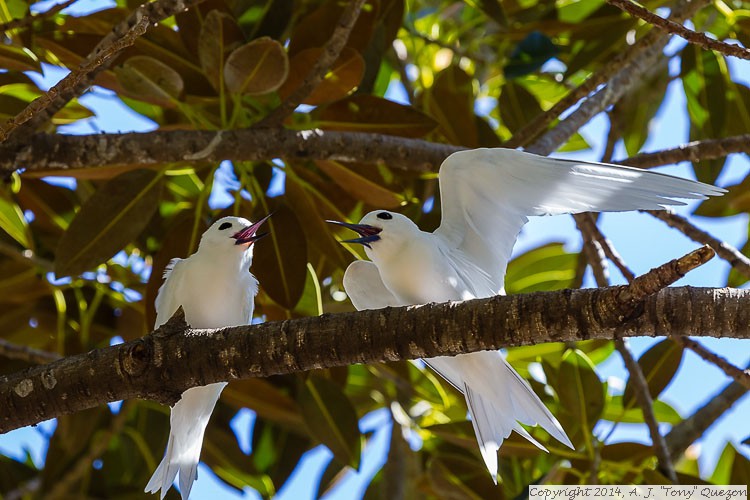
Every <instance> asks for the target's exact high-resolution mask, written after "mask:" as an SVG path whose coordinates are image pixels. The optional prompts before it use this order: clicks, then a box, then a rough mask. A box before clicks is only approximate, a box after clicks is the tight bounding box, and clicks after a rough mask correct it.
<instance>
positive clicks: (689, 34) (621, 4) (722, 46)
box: [607, 0, 750, 59]
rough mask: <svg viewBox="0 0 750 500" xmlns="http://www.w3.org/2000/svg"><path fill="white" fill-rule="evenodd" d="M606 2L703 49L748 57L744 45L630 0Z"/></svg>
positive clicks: (749, 53) (748, 51)
mask: <svg viewBox="0 0 750 500" xmlns="http://www.w3.org/2000/svg"><path fill="white" fill-rule="evenodd" d="M607 3H608V4H610V5H614V6H615V7H617V8H618V9H620V10H623V11H625V12H627V13H628V14H630V15H631V16H633V17H637V18H638V19H641V20H643V21H646V22H647V23H648V24H651V25H653V26H656V27H657V28H659V29H660V30H663V31H666V32H667V33H671V34H673V35H677V36H679V37H681V38H683V39H685V40H686V41H687V42H689V43H692V44H694V45H698V46H700V47H703V48H704V49H708V50H715V51H717V52H721V53H722V54H725V55H728V56H734V57H739V58H740V59H750V50H748V49H746V48H744V47H740V46H739V45H731V44H728V43H724V42H720V41H718V40H714V39H713V38H709V37H707V36H706V35H705V33H698V32H695V31H693V30H689V29H687V28H686V27H685V26H683V25H682V24H680V23H676V22H674V21H670V20H669V19H664V18H663V17H661V16H659V15H657V14H655V13H653V12H651V11H650V10H648V9H647V8H645V7H641V6H640V5H638V4H636V3H634V2H631V1H630V0H607Z"/></svg>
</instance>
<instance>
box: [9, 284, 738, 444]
mask: <svg viewBox="0 0 750 500" xmlns="http://www.w3.org/2000/svg"><path fill="white" fill-rule="evenodd" d="M648 289H649V287H648V286H645V287H644V286H640V287H638V288H637V289H636V290H630V289H629V287H611V288H604V289H586V290H564V291H559V292H546V293H541V292H540V293H533V294H528V295H513V296H497V297H492V298H488V299H477V300H472V301H467V302H460V303H446V304H427V305H423V306H409V307H399V308H387V309H381V310H375V311H360V312H355V313H344V314H325V315H323V316H319V317H309V318H302V319H295V320H288V321H280V322H269V323H262V324H259V325H244V326H235V327H230V328H222V329H217V330H194V329H191V328H190V327H188V326H187V325H186V324H185V323H184V319H183V317H181V316H179V315H176V317H175V318H173V319H172V320H171V321H169V322H168V323H167V324H166V325H164V326H162V327H161V328H159V329H158V330H157V331H156V332H154V333H152V334H150V335H147V336H146V337H143V338H141V339H137V340H134V341H131V342H127V343H124V344H119V345H116V346H112V347H107V348H104V349H98V350H93V351H90V352H88V353H85V354H80V355H76V356H71V357H67V358H64V359H62V360H60V361H56V362H54V363H50V364H48V365H43V366H39V367H33V368H30V369H27V370H24V371H22V372H19V373H14V374H11V375H8V376H3V377H0V406H2V407H3V408H7V411H4V412H3V413H2V414H0V432H7V431H9V430H12V429H15V428H18V427H22V426H25V425H30V424H35V423H38V422H41V421H43V420H46V419H49V418H54V417H57V416H60V415H63V414H67V413H72V412H76V411H80V410H83V409H85V408H91V407H93V406H96V405H100V404H104V403H107V402H111V401H117V400H120V399H132V398H146V399H153V400H156V401H160V402H166V403H173V402H174V401H176V400H177V398H179V395H180V394H181V393H182V392H183V391H185V390H186V389H188V388H190V387H194V386H197V385H205V384H209V383H213V382H219V381H226V380H232V379H237V378H249V377H265V376H270V375H274V374H282V373H293V372H299V371H305V370H311V369H317V368H325V367H334V366H344V365H349V364H353V363H375V362H384V361H395V360H400V359H416V358H423V357H434V356H451V355H455V354H459V353H466V352H476V351H479V350H487V349H498V348H500V347H509V346H519V345H530V344H538V343H542V342H565V341H576V340H586V339H594V338H597V339H612V338H615V337H617V336H644V335H647V336H653V335H673V336H684V335H691V336H705V335H717V336H724V337H733V338H750V290H737V289H704V288H691V287H682V288H670V289H665V290H662V291H661V292H660V293H658V294H656V295H651V296H649V297H648V298H646V300H643V301H640V300H637V299H638V297H639V296H641V295H642V294H643V293H647V291H648ZM186 359H189V360H190V362H189V363H186V362H185V360H186Z"/></svg>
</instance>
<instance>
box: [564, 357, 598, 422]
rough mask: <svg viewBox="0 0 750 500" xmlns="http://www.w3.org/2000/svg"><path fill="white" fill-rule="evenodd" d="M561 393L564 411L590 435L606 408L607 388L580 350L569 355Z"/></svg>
mask: <svg viewBox="0 0 750 500" xmlns="http://www.w3.org/2000/svg"><path fill="white" fill-rule="evenodd" d="M555 383H556V387H555V388H556V389H557V394H558V395H559V396H560V403H561V404H562V406H563V408H565V410H566V411H567V412H569V413H570V414H572V415H574V416H575V417H576V419H578V420H579V422H581V424H582V425H584V426H585V429H584V430H583V432H590V429H592V428H593V426H594V424H595V423H596V422H597V420H599V418H600V416H601V414H602V411H603V410H604V407H605V399H604V385H603V384H602V382H601V380H599V376H598V375H597V374H596V370H595V368H594V364H593V363H592V362H591V360H589V359H588V357H587V356H586V355H585V354H584V353H583V352H581V351H579V350H577V349H573V350H569V351H568V352H566V353H565V355H564V356H563V359H562V363H561V364H560V371H559V374H558V379H557V380H556V382H555Z"/></svg>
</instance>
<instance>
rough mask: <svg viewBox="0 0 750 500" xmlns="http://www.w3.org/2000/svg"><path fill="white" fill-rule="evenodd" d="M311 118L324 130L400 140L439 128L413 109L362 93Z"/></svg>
mask: <svg viewBox="0 0 750 500" xmlns="http://www.w3.org/2000/svg"><path fill="white" fill-rule="evenodd" d="M311 118H312V123H313V125H314V126H315V127H316V128H320V129H323V130H344V131H348V132H369V133H373V134H388V135H397V136H400V137H422V136H424V135H426V134H428V133H430V132H431V131H433V130H434V129H435V127H436V125H437V124H436V123H435V121H434V120H432V119H431V118H430V117H429V116H427V115H425V114H424V113H422V112H421V111H419V110H417V109H415V108H412V107H411V106H404V105H403V104H398V103H396V102H393V101H389V100H388V99H383V98H382V97H376V96H371V95H360V94H357V95H353V96H351V97H347V98H345V99H341V100H339V101H336V102H332V103H330V104H327V105H324V106H320V107H319V108H317V109H316V110H315V111H313V112H312V113H311Z"/></svg>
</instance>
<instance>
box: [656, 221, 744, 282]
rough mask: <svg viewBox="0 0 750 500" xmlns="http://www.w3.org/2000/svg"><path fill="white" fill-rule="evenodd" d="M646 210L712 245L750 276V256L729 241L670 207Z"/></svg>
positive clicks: (724, 257)
mask: <svg viewBox="0 0 750 500" xmlns="http://www.w3.org/2000/svg"><path fill="white" fill-rule="evenodd" d="M645 212H646V213H647V214H649V215H653V216H654V217H656V218H657V219H659V220H661V221H664V222H666V223H667V225H668V226H669V227H673V228H675V229H677V230H678V231H680V232H681V233H682V234H684V235H685V236H687V237H688V238H690V239H691V240H693V241H696V242H698V243H703V244H704V245H708V246H710V247H711V248H712V249H713V250H714V251H715V252H716V254H717V255H718V256H719V257H721V258H722V259H724V260H726V261H727V262H729V264H730V265H731V266H732V267H733V268H735V269H736V270H737V271H738V272H740V273H742V274H744V275H745V276H747V277H748V278H750V258H748V257H746V256H745V255H744V254H743V253H742V252H740V251H739V250H737V249H736V248H734V247H733V246H732V245H730V244H729V243H727V242H725V241H721V240H719V239H717V238H714V237H713V236H711V235H710V234H708V233H707V232H705V231H704V230H702V229H700V228H698V227H697V226H695V225H693V224H692V223H691V222H690V221H689V220H687V219H686V218H684V217H682V216H681V215H677V214H676V213H674V212H672V211H671V210H669V209H667V210H646V211H645Z"/></svg>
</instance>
